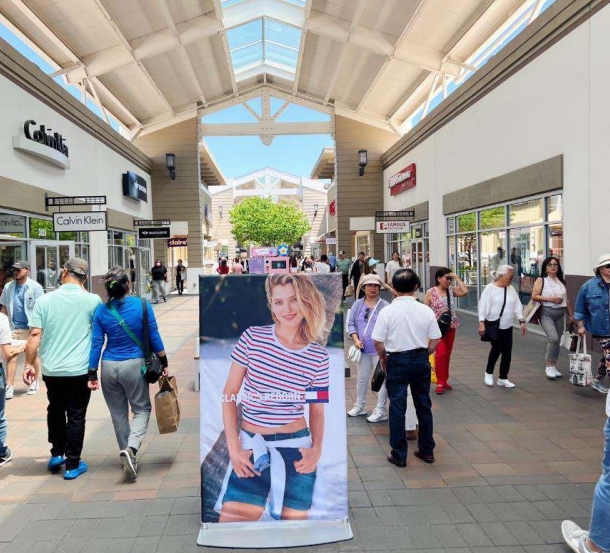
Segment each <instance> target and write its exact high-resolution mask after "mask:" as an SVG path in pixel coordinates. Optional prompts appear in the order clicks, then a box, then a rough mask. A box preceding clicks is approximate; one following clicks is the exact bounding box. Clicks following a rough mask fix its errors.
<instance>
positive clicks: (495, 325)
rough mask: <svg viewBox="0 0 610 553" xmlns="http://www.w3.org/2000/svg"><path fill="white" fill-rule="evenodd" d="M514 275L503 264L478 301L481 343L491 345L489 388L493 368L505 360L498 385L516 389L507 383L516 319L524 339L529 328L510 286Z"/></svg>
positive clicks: (492, 380) (513, 290) (487, 370)
mask: <svg viewBox="0 0 610 553" xmlns="http://www.w3.org/2000/svg"><path fill="white" fill-rule="evenodd" d="M514 272H515V270H514V269H513V268H512V267H511V266H510V265H500V266H499V267H498V268H497V270H496V271H495V272H494V281H493V282H492V283H491V284H488V285H487V286H486V287H485V289H484V290H483V293H482V294H481V297H480V299H479V336H481V340H483V341H487V342H491V350H490V351H489V357H488V359H487V369H486V371H485V384H486V385H487V386H493V385H494V377H493V374H494V369H495V366H496V362H497V361H498V359H499V358H500V357H502V359H501V360H500V378H498V382H497V384H498V386H503V387H504V388H515V385H514V384H513V383H512V382H511V381H510V380H508V372H509V371H510V362H511V356H512V350H513V317H517V318H518V319H519V324H520V325H521V333H522V334H523V335H524V336H525V334H526V332H527V327H526V326H525V320H524V319H523V307H522V305H521V301H520V300H519V295H518V294H517V292H516V291H515V289H514V288H513V287H512V286H511V282H512V280H513V274H514Z"/></svg>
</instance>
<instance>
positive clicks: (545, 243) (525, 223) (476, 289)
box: [446, 193, 563, 311]
mask: <svg viewBox="0 0 610 553" xmlns="http://www.w3.org/2000/svg"><path fill="white" fill-rule="evenodd" d="M446 225H447V227H446V228H447V266H448V267H450V268H451V269H453V270H454V271H455V272H456V273H457V274H458V275H459V276H460V277H461V278H462V280H463V281H464V282H465V283H466V286H468V290H469V294H468V295H467V296H465V297H463V298H460V299H459V300H458V302H459V307H460V308H462V309H465V310H469V311H476V309H477V303H478V298H479V297H480V295H481V292H482V289H483V288H484V287H485V285H487V284H489V283H490V282H491V281H492V280H493V271H494V270H495V269H497V268H498V267H499V266H500V265H511V266H512V267H513V268H514V270H515V276H514V280H513V286H514V288H515V290H517V292H518V293H519V297H520V298H521V302H522V303H523V304H526V303H527V302H528V301H529V300H530V298H531V293H532V287H533V285H534V281H535V280H536V278H538V277H539V276H540V267H541V265H542V262H543V261H544V259H545V258H546V257H547V256H549V255H555V256H557V257H558V258H559V259H560V261H561V262H562V263H563V200H562V195H561V194H557V193H552V194H547V195H543V196H537V197H532V198H527V199H521V200H517V201H513V202H509V203H504V204H502V205H496V206H492V207H486V208H485V209H478V210H472V211H468V212H465V213H458V214H455V215H451V216H450V217H447V218H446Z"/></svg>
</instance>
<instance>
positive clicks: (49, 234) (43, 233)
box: [29, 217, 55, 240]
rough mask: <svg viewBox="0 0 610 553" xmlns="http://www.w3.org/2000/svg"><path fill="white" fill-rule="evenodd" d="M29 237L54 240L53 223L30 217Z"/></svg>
mask: <svg viewBox="0 0 610 553" xmlns="http://www.w3.org/2000/svg"><path fill="white" fill-rule="evenodd" d="M29 230H30V232H29V237H30V238H34V239H43V240H53V239H54V238H55V233H54V232H53V221H50V220H47V219H38V218H36V217H30V229H29Z"/></svg>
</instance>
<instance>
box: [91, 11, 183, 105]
mask: <svg viewBox="0 0 610 553" xmlns="http://www.w3.org/2000/svg"><path fill="white" fill-rule="evenodd" d="M92 2H93V3H94V4H95V6H96V8H97V9H98V11H99V12H100V13H101V14H102V16H103V17H104V19H105V20H106V23H107V24H108V25H109V26H110V28H111V29H112V31H113V32H114V34H115V35H116V37H117V38H118V39H119V40H120V41H121V43H122V44H123V46H124V48H125V50H127V52H128V54H129V56H130V57H131V59H132V61H133V62H134V63H135V64H136V65H137V66H138V69H139V70H140V72H141V73H142V75H143V76H144V78H145V79H146V80H147V81H148V83H149V84H150V86H151V87H152V88H153V90H154V91H155V92H156V93H157V96H158V97H159V99H160V100H161V101H162V102H163V103H164V104H165V106H166V107H167V111H169V112H170V113H171V114H172V115H175V111H174V108H173V107H172V106H171V104H170V103H169V101H168V100H167V98H166V97H165V95H164V94H163V92H162V91H161V89H160V88H159V86H158V85H157V83H156V82H155V80H154V79H153V78H152V76H151V75H150V73H149V72H148V70H147V69H146V67H144V64H143V63H142V62H141V61H140V60H138V58H136V56H135V54H134V51H133V48H132V47H131V44H130V43H129V41H128V40H127V38H126V37H125V35H124V34H123V31H121V29H120V28H119V26H118V24H117V22H116V21H115V20H114V19H113V18H112V15H110V12H109V11H108V10H107V9H106V6H104V2H103V0H92Z"/></svg>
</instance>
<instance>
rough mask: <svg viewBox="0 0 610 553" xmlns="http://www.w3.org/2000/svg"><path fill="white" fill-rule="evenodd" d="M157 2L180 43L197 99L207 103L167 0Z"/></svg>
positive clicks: (204, 103)
mask: <svg viewBox="0 0 610 553" xmlns="http://www.w3.org/2000/svg"><path fill="white" fill-rule="evenodd" d="M158 2H159V8H161V12H162V13H163V17H164V19H165V21H166V23H167V26H168V28H169V30H170V31H171V33H172V35H173V36H174V38H175V39H176V40H177V41H178V43H179V44H180V51H181V52H182V57H183V58H184V59H185V61H186V67H187V72H188V73H189V74H190V77H191V81H193V84H194V85H195V88H196V89H197V94H198V95H199V99H200V100H201V103H202V104H203V105H207V103H208V101H207V100H206V97H205V94H204V93H203V89H202V88H201V83H200V82H199V79H198V78H197V73H196V72H195V68H194V67H193V62H192V61H191V58H190V57H189V54H188V51H187V49H186V48H185V47H184V44H182V42H181V40H180V32H179V31H178V28H177V27H176V24H175V23H174V18H173V17H172V14H171V11H170V9H169V7H168V5H167V2H166V0H158Z"/></svg>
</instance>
